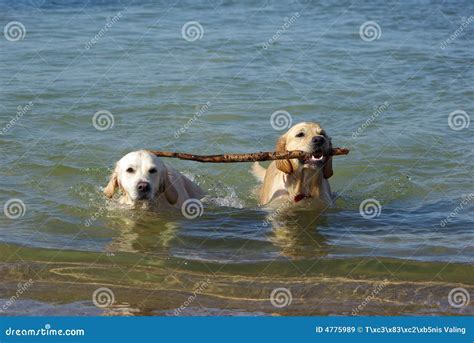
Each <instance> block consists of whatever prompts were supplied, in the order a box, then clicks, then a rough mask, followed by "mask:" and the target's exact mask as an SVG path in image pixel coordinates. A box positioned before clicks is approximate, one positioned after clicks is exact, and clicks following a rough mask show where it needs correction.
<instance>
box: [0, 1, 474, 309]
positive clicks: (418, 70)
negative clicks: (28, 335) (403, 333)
mask: <svg viewBox="0 0 474 343" xmlns="http://www.w3.org/2000/svg"><path fill="white" fill-rule="evenodd" d="M0 6H1V9H2V10H1V11H0V19H1V21H0V22H1V23H2V25H5V23H8V22H11V21H19V22H21V23H22V24H23V25H24V27H25V29H26V35H25V37H24V39H23V40H19V41H15V42H12V41H8V40H7V39H5V38H4V37H2V39H0V51H1V54H0V68H1V73H0V80H1V87H0V99H1V102H0V124H1V128H2V129H3V131H2V134H1V135H0V143H1V145H0V147H1V159H2V168H1V170H0V175H1V178H0V191H1V192H0V194H1V195H0V196H1V199H0V200H1V203H2V206H3V205H4V204H6V203H7V201H9V200H11V199H20V200H21V201H22V203H23V204H24V207H23V210H24V211H23V212H22V214H23V216H21V217H20V218H17V219H11V218H9V217H8V216H6V215H2V216H0V224H1V226H0V270H1V273H0V282H1V283H2V286H3V287H2V288H0V298H1V299H3V301H5V302H6V301H7V299H8V298H10V297H11V296H13V295H15V292H17V290H18V288H19V287H21V285H18V282H22V283H24V282H26V281H27V280H29V279H31V280H33V284H32V286H30V287H28V289H27V290H26V292H24V293H23V294H22V295H21V297H19V298H18V299H16V300H15V302H14V304H12V305H9V306H8V309H7V310H6V311H5V312H4V313H5V314H7V315H18V314H33V315H41V314H60V315H63V314H65V315H67V314H73V315H88V314H89V315H90V314H104V315H139V314H147V315H148V314H154V315H174V314H176V312H175V311H176V309H177V308H179V307H180V306H182V305H183V304H185V302H186V301H188V299H189V297H190V296H192V295H193V294H194V293H195V291H196V289H197V288H199V287H200V286H202V285H203V283H205V285H204V286H205V287H203V288H204V289H203V290H202V292H200V293H201V294H199V295H198V296H197V297H196V298H195V299H194V300H193V301H191V303H187V305H186V306H185V309H184V310H182V311H181V312H180V313H179V314H180V315H209V314H212V315H267V314H282V315H285V314H291V315H317V314H320V315H324V314H351V313H352V314H353V312H354V308H356V307H357V306H358V305H360V304H362V302H363V301H364V300H365V299H366V297H367V296H368V295H370V294H371V293H373V290H374V289H378V287H379V285H380V284H381V282H383V285H382V287H381V288H382V289H381V290H380V291H379V292H377V295H376V296H375V297H374V298H373V299H372V300H371V301H369V303H368V304H366V305H365V306H363V309H362V310H361V312H360V313H359V314H382V315H383V314H472V313H474V310H473V306H472V305H469V304H467V305H466V306H464V307H462V308H456V307H453V306H450V305H449V303H448V293H449V292H450V291H451V290H452V289H453V288H455V287H462V288H464V289H466V290H467V291H468V292H470V293H471V294H472V291H473V290H474V267H473V264H472V263H473V261H474V247H473V238H474V235H473V224H472V223H473V201H472V200H473V197H472V194H473V192H474V189H473V186H472V180H473V170H474V169H473V167H474V162H473V161H474V159H473V157H474V154H473V147H474V139H473V131H472V130H473V129H472V126H471V127H466V128H464V129H462V130H459V131H457V130H453V129H452V128H451V127H450V125H449V124H448V116H449V114H450V113H452V112H453V111H457V110H463V111H466V112H467V113H468V114H471V117H472V113H473V112H474V108H473V106H472V105H473V103H472V98H473V95H474V92H473V88H472V82H471V80H472V78H473V76H474V75H473V69H472V63H473V61H474V52H473V49H472V40H473V32H474V31H473V27H474V26H473V25H474V23H473V24H470V25H468V26H467V28H466V29H465V30H464V31H463V32H462V34H461V35H460V36H459V37H457V38H456V39H455V40H454V41H453V42H452V43H449V44H448V45H447V46H446V47H445V48H444V49H442V48H441V47H440V45H441V44H442V42H443V41H445V40H446V39H448V38H449V37H450V36H451V35H452V34H453V33H454V32H455V31H456V30H457V29H458V27H459V26H460V25H461V24H462V22H463V18H464V20H466V16H467V15H469V13H472V11H473V10H474V5H473V4H472V2H469V1H465V2H463V1H461V2H459V3H457V4H450V3H448V4H444V3H440V2H430V1H421V2H419V3H418V4H410V5H408V4H403V3H388V4H386V5H384V6H382V5H376V4H367V3H365V2H352V3H351V2H342V3H341V4H339V5H334V4H330V3H329V2H323V3H321V4H314V3H310V2H306V1H302V2H296V1H295V2H289V3H286V4H281V3H279V2H275V3H273V2H261V3H256V4H253V5H251V4H238V3H234V2H230V1H216V2H195V1H193V2H176V3H172V4H170V3H168V2H161V3H154V2H146V3H143V2H137V3H133V2H130V3H129V2H121V3H120V4H117V3H114V2H108V1H101V2H94V3H88V4H84V3H83V2H74V1H72V2H68V4H61V3H57V2H50V1H42V0H35V1H15V2H10V1H3V0H2V1H0ZM119 13H120V15H118V14H119ZM296 13H298V16H296ZM114 16H119V19H118V20H115V22H114V23H113V24H112V26H111V27H110V29H108V30H107V31H106V32H105V33H103V34H101V35H100V37H99V39H98V40H97V42H96V43H93V44H91V43H90V42H91V39H93V38H94V36H96V35H98V34H99V32H100V30H101V29H103V28H104V27H105V25H106V23H107V21H109V22H110V21H111V20H112V19H113V18H114ZM295 18H296V19H295ZM285 20H287V21H291V22H292V23H291V24H290V25H289V27H288V28H287V29H286V30H285V31H284V32H283V33H282V34H281V35H279V37H277V39H276V42H274V43H273V44H270V45H269V46H267V48H266V49H265V48H263V45H264V44H268V40H269V39H271V37H272V36H273V35H275V34H276V33H277V31H278V30H279V29H281V26H282V25H283V24H284V22H285ZM369 20H372V21H376V22H377V23H378V24H379V26H380V28H381V31H382V33H381V36H380V37H379V39H376V40H374V41H364V40H363V39H361V37H360V35H359V27H360V26H361V25H362V24H363V23H364V22H366V21H369ZM189 21H198V22H199V23H200V24H201V25H202V27H203V36H202V38H201V39H198V40H196V41H192V42H188V41H187V40H185V39H184V38H183V37H182V33H181V29H182V26H183V25H184V24H185V23H186V22H189ZM87 44H89V46H88V47H89V48H87V47H86V46H87ZM30 102H31V104H30V106H28V107H27V108H26V109H25V110H23V111H22V112H21V113H22V114H21V115H18V113H17V112H18V106H22V107H25V106H26V105H28V104H29V103H30ZM381 106H382V107H381ZM380 108H382V109H381V110H380ZM376 109H378V110H376ZM101 110H107V111H110V112H111V113H112V115H113V119H114V123H113V126H111V127H109V128H108V129H106V130H98V129H97V128H95V127H94V125H93V121H92V118H93V115H94V113H96V112H97V111H101ZM277 110H285V111H287V112H289V113H290V114H291V118H292V121H293V123H297V122H300V121H317V122H320V123H321V124H322V126H323V127H324V128H325V129H326V131H327V132H328V133H329V134H330V135H331V136H332V138H333V143H334V145H336V146H344V147H348V148H350V149H351V152H350V154H349V155H348V156H346V157H337V158H335V161H334V169H335V176H334V177H333V178H331V186H332V189H333V191H334V192H335V193H336V195H337V201H336V205H335V206H334V208H331V209H328V210H327V211H325V212H324V213H319V212H316V211H314V210H312V209H311V208H310V206H301V207H300V208H299V209H297V210H294V211H291V212H289V213H288V212H284V213H282V214H281V215H279V216H276V217H275V218H273V220H271V221H268V212H267V211H265V210H264V209H262V208H259V207H258V205H257V201H256V198H255V196H254V195H253V194H254V193H253V191H254V189H255V187H256V186H257V182H256V181H255V180H254V179H253V177H252V176H251V174H250V173H249V168H250V166H249V165H248V164H244V163H241V164H231V165H229V164H217V165H216V164H212V165H209V164H199V163H192V162H184V161H177V160H166V162H167V163H169V164H171V165H173V166H174V167H176V168H177V169H179V170H180V171H182V172H184V173H185V174H186V175H188V176H189V177H191V178H192V179H193V180H195V181H196V182H197V183H198V184H199V185H201V187H203V188H204V189H205V190H206V191H207V192H208V194H209V196H208V198H206V199H205V200H204V203H203V205H204V211H203V214H202V216H200V217H198V218H196V219H187V218H185V217H183V216H182V214H181V213H180V212H179V211H177V212H176V213H167V214H163V213H161V214H157V213H149V212H146V211H142V210H130V209H125V208H121V207H120V206H118V205H117V204H115V203H114V202H109V201H106V200H105V198H104V197H103V195H102V193H101V190H102V187H103V186H105V184H106V183H107V179H108V176H109V174H110V172H111V168H112V166H113V164H114V162H115V161H116V160H118V159H119V158H120V157H121V156H122V155H123V154H125V153H126V152H129V151H132V150H137V149H142V148H153V149H162V150H171V151H186V152H196V153H203V154H205V153H209V154H214V153H224V152H226V153H227V152H249V151H260V150H271V149H273V146H274V144H275V141H276V139H277V138H278V136H279V135H281V133H282V132H283V131H278V130H275V129H273V128H272V125H271V123H270V116H271V115H272V113H274V112H275V111H277ZM11 120H13V124H11V122H10V121H11ZM368 121H369V122H368ZM177 136H178V137H177ZM366 199H376V200H377V201H378V202H379V203H380V205H381V210H380V214H379V215H378V216H377V217H375V218H373V219H370V218H364V217H363V216H361V213H360V211H359V206H360V204H361V203H362V202H363V201H364V200H366ZM453 211H455V216H454V217H453V218H451V217H450V218H449V221H448V222H447V224H446V225H443V224H442V223H443V222H442V221H443V220H445V219H447V217H448V215H449V214H450V213H451V212H453ZM267 223H270V224H269V225H268V224H267ZM384 280H385V281H384ZM99 287H107V288H109V289H111V290H112V292H113V295H114V300H115V302H114V303H113V304H112V305H111V306H108V307H107V308H100V307H97V306H94V304H93V301H92V298H93V295H92V294H93V292H94V291H95V290H96V289H98V288H99ZM279 287H284V288H287V289H288V290H289V291H290V293H291V297H292V301H291V303H290V304H288V305H287V306H285V307H282V308H279V307H275V306H273V305H272V303H271V301H270V295H271V293H272V291H273V290H274V289H276V288H279ZM193 292H194V293H193ZM188 302H189V301H188ZM2 303H3V302H2V301H1V300H0V305H1V304H2Z"/></svg>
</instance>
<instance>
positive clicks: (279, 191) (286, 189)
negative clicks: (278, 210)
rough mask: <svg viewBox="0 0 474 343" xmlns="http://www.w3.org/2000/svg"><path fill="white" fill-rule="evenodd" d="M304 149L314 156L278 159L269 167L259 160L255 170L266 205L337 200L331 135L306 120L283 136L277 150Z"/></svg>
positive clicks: (260, 197) (253, 169) (263, 201)
mask: <svg viewBox="0 0 474 343" xmlns="http://www.w3.org/2000/svg"><path fill="white" fill-rule="evenodd" d="M293 150H302V151H305V152H308V153H310V154H311V155H312V156H311V158H310V159H307V160H299V159H291V160H278V161H273V162H272V163H270V165H269V167H268V169H265V168H263V167H262V166H261V165H260V164H259V163H258V162H255V163H254V165H253V167H252V173H253V174H254V175H255V177H256V178H257V179H258V180H259V181H261V182H262V183H263V184H262V187H261V188H260V194H259V200H260V203H261V204H262V205H265V204H268V203H270V202H272V201H274V200H276V199H280V200H281V199H286V200H290V201H291V202H299V201H301V200H303V199H307V198H311V199H316V200H320V201H321V202H323V203H324V204H327V205H330V204H332V203H333V199H332V194H331V188H330V186H329V182H328V180H327V179H329V178H330V177H331V176H332V175H333V170H332V157H331V156H330V153H331V150H332V144H331V138H330V137H329V136H328V135H327V134H326V132H325V131H324V130H323V129H322V128H321V126H320V125H319V124H317V123H311V122H304V123H299V124H296V125H295V126H293V127H292V128H290V129H289V130H288V132H286V133H285V134H284V135H283V136H281V137H280V138H279V139H278V141H277V144H276V147H275V151H279V152H284V151H293Z"/></svg>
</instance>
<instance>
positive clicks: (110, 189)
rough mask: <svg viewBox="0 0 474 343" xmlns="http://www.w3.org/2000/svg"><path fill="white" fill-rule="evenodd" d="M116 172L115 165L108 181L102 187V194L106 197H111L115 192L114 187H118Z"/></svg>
mask: <svg viewBox="0 0 474 343" xmlns="http://www.w3.org/2000/svg"><path fill="white" fill-rule="evenodd" d="M118 185H119V183H118V174H117V167H115V169H114V172H113V173H112V175H111V176H110V180H109V183H108V184H107V186H105V188H104V194H105V196H106V197H107V198H112V197H113V196H114V193H115V189H116V188H117V187H118Z"/></svg>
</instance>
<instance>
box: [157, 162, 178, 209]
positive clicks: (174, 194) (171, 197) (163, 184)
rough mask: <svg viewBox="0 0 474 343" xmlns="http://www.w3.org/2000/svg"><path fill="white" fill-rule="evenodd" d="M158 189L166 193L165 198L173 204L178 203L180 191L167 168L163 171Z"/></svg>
mask: <svg viewBox="0 0 474 343" xmlns="http://www.w3.org/2000/svg"><path fill="white" fill-rule="evenodd" d="M158 191H159V192H160V193H165V198H166V200H167V201H168V202H169V203H170V204H171V205H174V204H176V202H177V201H178V191H177V190H176V188H174V186H173V184H172V183H171V179H170V177H169V175H168V171H167V170H166V169H165V170H164V172H163V175H162V178H161V181H160V185H159V190H158Z"/></svg>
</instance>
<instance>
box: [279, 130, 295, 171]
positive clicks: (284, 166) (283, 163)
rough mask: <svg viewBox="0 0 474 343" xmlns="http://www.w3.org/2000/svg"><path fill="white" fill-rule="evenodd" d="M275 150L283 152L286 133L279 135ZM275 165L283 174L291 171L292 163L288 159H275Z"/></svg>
mask: <svg viewBox="0 0 474 343" xmlns="http://www.w3.org/2000/svg"><path fill="white" fill-rule="evenodd" d="M275 151H276V152H285V151H286V135H283V136H281V137H280V138H279V139H278V141H277V143H276V145H275ZM275 165H276V167H277V169H278V170H280V171H282V172H284V173H285V174H291V173H293V165H292V164H291V162H290V160H276V161H275Z"/></svg>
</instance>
